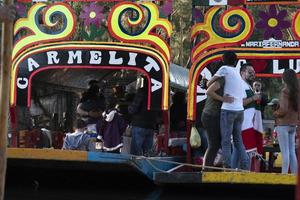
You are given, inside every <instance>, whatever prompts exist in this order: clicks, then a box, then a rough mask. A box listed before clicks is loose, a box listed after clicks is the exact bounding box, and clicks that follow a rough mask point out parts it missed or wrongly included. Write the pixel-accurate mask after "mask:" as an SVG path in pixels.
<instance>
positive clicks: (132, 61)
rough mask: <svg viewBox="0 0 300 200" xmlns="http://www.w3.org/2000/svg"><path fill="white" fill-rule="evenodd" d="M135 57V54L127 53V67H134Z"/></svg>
mask: <svg viewBox="0 0 300 200" xmlns="http://www.w3.org/2000/svg"><path fill="white" fill-rule="evenodd" d="M136 56H137V53H129V62H128V65H130V66H136Z"/></svg>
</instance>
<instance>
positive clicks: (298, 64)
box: [295, 59, 300, 73]
mask: <svg viewBox="0 0 300 200" xmlns="http://www.w3.org/2000/svg"><path fill="white" fill-rule="evenodd" d="M295 72H296V73H299V72H300V59H296V69H295Z"/></svg>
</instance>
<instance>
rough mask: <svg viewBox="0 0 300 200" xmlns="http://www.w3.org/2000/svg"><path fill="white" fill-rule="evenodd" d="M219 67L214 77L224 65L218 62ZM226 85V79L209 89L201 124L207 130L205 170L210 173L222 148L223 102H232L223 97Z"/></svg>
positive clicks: (222, 78) (216, 68) (213, 72)
mask: <svg viewBox="0 0 300 200" xmlns="http://www.w3.org/2000/svg"><path fill="white" fill-rule="evenodd" d="M218 64H219V65H214V68H213V69H212V74H213V75H214V74H215V73H216V72H217V70H218V69H219V68H220V67H221V66H222V65H223V63H222V62H218ZM224 85H225V79H224V77H221V78H219V79H217V80H216V81H215V82H214V83H213V84H212V85H210V86H209V87H208V88H207V91H206V95H207V99H206V102H205V106H204V109H203V112H202V115H201V122H202V125H203V127H204V128H205V130H206V135H207V142H208V148H207V150H206V152H205V154H204V160H203V170H204V171H210V169H209V168H206V167H211V166H213V164H214V160H215V158H216V156H217V153H218V151H219V149H220V148H221V130H220V112H221V106H222V102H226V101H228V102H230V100H231V99H227V97H226V96H223V91H224Z"/></svg>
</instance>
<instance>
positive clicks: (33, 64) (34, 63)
mask: <svg viewBox="0 0 300 200" xmlns="http://www.w3.org/2000/svg"><path fill="white" fill-rule="evenodd" d="M27 62H28V70H29V71H30V72H32V71H33V68H32V67H35V68H39V67H40V65H39V64H38V63H37V62H35V60H33V59H32V58H28V60H27Z"/></svg>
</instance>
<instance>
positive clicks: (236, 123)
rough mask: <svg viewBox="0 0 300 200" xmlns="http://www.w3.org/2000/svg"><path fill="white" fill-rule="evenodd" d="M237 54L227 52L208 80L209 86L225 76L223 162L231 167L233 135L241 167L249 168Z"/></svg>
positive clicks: (222, 133) (241, 83)
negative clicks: (243, 130)
mask: <svg viewBox="0 0 300 200" xmlns="http://www.w3.org/2000/svg"><path fill="white" fill-rule="evenodd" d="M237 61H238V60H237V56H236V54H235V53H234V52H231V51H230V52H226V53H225V54H224V55H223V63H224V65H223V66H222V67H221V68H220V69H219V70H218V71H217V72H216V74H215V75H214V76H213V77H212V78H211V80H210V81H209V82H208V87H209V86H210V85H211V84H212V83H214V82H215V81H216V80H217V79H219V78H220V77H224V79H225V85H224V94H223V98H226V99H227V100H226V101H223V103H222V107H221V122H220V123H221V144H222V145H221V146H222V153H223V162H224V163H223V164H224V167H226V168H231V136H232V137H233V144H234V146H235V148H236V149H237V153H238V154H239V157H240V161H241V169H249V161H248V160H249V159H248V156H247V154H246V150H245V146H244V144H243V141H242V136H241V129H242V123H243V119H244V107H243V98H244V92H245V91H244V88H243V86H242V85H243V80H242V78H241V76H240V73H239V71H238V70H237V69H236V68H235V65H236V63H237Z"/></svg>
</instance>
